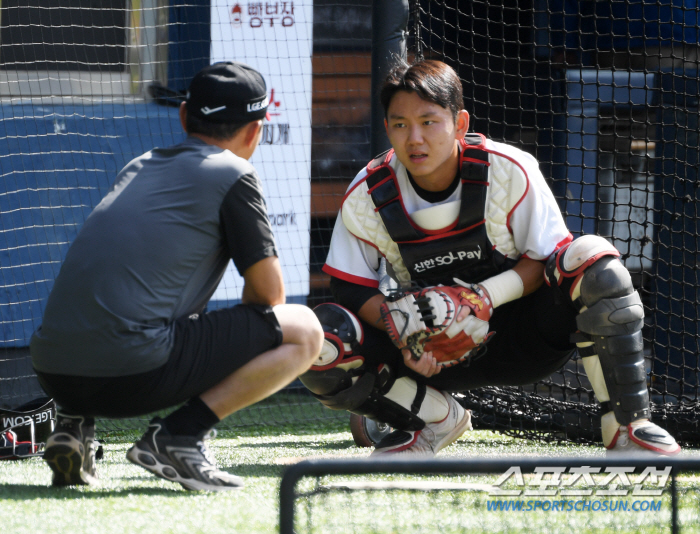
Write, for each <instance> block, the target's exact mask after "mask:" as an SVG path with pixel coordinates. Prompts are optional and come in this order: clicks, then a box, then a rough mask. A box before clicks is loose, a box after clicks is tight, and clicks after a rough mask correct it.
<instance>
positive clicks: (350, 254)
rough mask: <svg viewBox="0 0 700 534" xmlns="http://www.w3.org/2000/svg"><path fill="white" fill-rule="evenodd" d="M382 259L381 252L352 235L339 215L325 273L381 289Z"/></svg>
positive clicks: (324, 267) (324, 268) (324, 269)
mask: <svg viewBox="0 0 700 534" xmlns="http://www.w3.org/2000/svg"><path fill="white" fill-rule="evenodd" d="M380 259H381V254H380V253H379V251H378V250H377V249H376V248H375V247H373V246H371V245H370V244H369V243H366V242H364V241H361V240H360V239H358V238H357V237H355V236H354V235H353V234H351V233H350V231H349V230H348V229H347V227H346V226H345V223H343V218H342V217H341V216H340V214H338V218H337V219H336V221H335V227H334V228H333V236H332V237H331V245H330V250H329V251H328V257H327V258H326V264H325V265H324V266H323V271H324V272H326V273H328V274H330V275H331V276H335V277H336V278H339V279H341V280H345V281H346V282H352V283H353V284H358V285H362V286H367V287H379V274H378V272H377V270H378V269H379V262H380Z"/></svg>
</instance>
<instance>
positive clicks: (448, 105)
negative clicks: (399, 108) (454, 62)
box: [379, 59, 464, 120]
mask: <svg viewBox="0 0 700 534" xmlns="http://www.w3.org/2000/svg"><path fill="white" fill-rule="evenodd" d="M399 91H408V92H411V93H416V94H417V95H418V96H420V97H421V98H422V99H423V100H427V101H428V102H433V103H435V104H437V105H438V106H441V107H443V108H445V109H449V110H450V111H451V112H452V116H453V117H454V118H455V120H456V119H457V113H458V112H459V110H461V109H463V108H464V96H463V94H462V82H461V81H460V79H459V76H457V73H456V72H455V71H454V69H452V67H450V66H449V65H447V64H446V63H443V62H442V61H436V60H433V59H425V60H422V61H417V62H415V63H413V64H409V63H407V62H406V61H405V60H403V59H397V60H396V63H395V64H394V66H393V67H392V69H391V70H390V71H389V74H388V75H387V77H386V78H385V79H384V83H383V84H382V88H381V90H380V93H379V100H380V101H381V103H382V107H383V108H384V118H386V117H387V112H388V110H389V104H391V99H392V98H393V97H394V95H395V94H396V93H397V92H399Z"/></svg>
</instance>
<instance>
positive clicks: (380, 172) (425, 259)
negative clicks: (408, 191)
mask: <svg viewBox="0 0 700 534" xmlns="http://www.w3.org/2000/svg"><path fill="white" fill-rule="evenodd" d="M484 143H485V140H484V138H483V137H482V136H481V135H478V134H473V135H468V136H467V137H466V138H465V139H464V140H463V141H461V144H462V150H461V154H460V179H461V182H462V196H461V205H460V209H459V215H458V217H457V219H456V220H455V222H454V223H453V224H452V225H450V226H448V227H447V228H444V229H443V230H442V231H440V233H434V232H431V233H430V234H428V233H426V232H424V231H423V230H422V229H421V228H420V227H418V225H416V224H415V223H414V222H413V221H412V220H411V218H410V216H409V215H408V213H406V211H405V209H404V206H403V204H402V202H401V195H400V192H399V187H398V182H397V179H396V173H395V172H394V169H393V168H392V167H391V166H390V165H389V161H390V160H391V158H392V155H393V150H390V151H388V152H387V153H385V154H383V155H381V156H379V157H378V158H376V159H375V160H373V161H372V162H370V164H369V165H368V166H367V169H368V176H367V178H366V182H367V187H368V192H369V194H370V196H371V198H372V202H373V204H374V206H375V209H376V211H377V213H379V215H380V217H381V219H382V222H383V223H384V226H385V227H386V230H387V232H388V233H389V236H390V237H391V239H392V240H393V241H394V242H395V243H396V244H397V245H398V249H399V253H400V255H401V258H402V259H403V263H404V265H405V266H406V270H407V271H408V273H409V275H410V278H411V280H420V281H422V282H425V283H428V284H430V285H436V284H452V283H453V278H454V277H455V276H457V277H459V278H461V279H463V280H468V281H469V282H471V283H477V282H480V281H482V280H485V279H486V278H489V277H491V276H494V275H496V274H498V273H500V272H502V271H504V270H505V269H506V268H510V267H512V263H513V262H511V261H507V260H506V258H505V256H504V255H503V254H501V253H500V252H498V251H497V250H495V249H494V247H493V246H492V244H491V242H490V240H489V238H488V235H487V233H486V224H485V223H486V217H485V209H486V188H487V186H488V176H489V162H488V160H489V157H488V156H489V154H488V152H486V151H485V150H484Z"/></svg>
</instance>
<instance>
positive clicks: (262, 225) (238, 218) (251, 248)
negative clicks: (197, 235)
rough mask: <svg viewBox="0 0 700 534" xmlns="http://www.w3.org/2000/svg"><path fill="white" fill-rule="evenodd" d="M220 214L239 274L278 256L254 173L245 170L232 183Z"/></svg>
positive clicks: (260, 189)
mask: <svg viewBox="0 0 700 534" xmlns="http://www.w3.org/2000/svg"><path fill="white" fill-rule="evenodd" d="M219 215H220V219H221V225H222V228H223V233H224V240H225V243H226V247H227V249H228V252H229V255H230V257H231V259H233V263H234V264H235V265H236V269H238V272H239V273H240V274H241V276H242V275H243V273H244V272H245V270H246V269H247V268H248V267H250V266H251V265H253V264H255V263H257V262H259V261H260V260H263V259H265V258H268V257H271V256H277V248H276V246H275V238H274V236H273V234H272V228H271V226H270V220H269V219H268V217H267V205H266V204H265V198H264V197H263V192H262V187H261V185H260V179H259V178H258V176H257V175H256V174H255V173H250V174H244V175H243V176H241V177H240V178H239V179H238V180H237V181H236V182H235V183H234V184H233V185H232V186H231V188H230V189H229V191H228V193H226V196H225V197H224V200H223V202H222V204H221V208H220V209H219Z"/></svg>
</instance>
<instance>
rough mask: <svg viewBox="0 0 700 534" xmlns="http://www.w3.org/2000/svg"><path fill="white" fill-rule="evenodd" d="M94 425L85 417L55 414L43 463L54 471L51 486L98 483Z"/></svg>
mask: <svg viewBox="0 0 700 534" xmlns="http://www.w3.org/2000/svg"><path fill="white" fill-rule="evenodd" d="M95 452H96V445H95V425H94V423H92V424H90V423H86V422H85V417H82V416H66V415H62V414H58V415H57V417H56V428H55V429H54V430H53V432H51V434H50V435H49V438H48V439H47V440H46V449H45V450H44V461H45V462H46V463H47V464H49V467H50V468H51V470H52V471H53V478H52V484H53V485H54V486H74V485H88V484H96V483H97V468H96V466H95Z"/></svg>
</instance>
